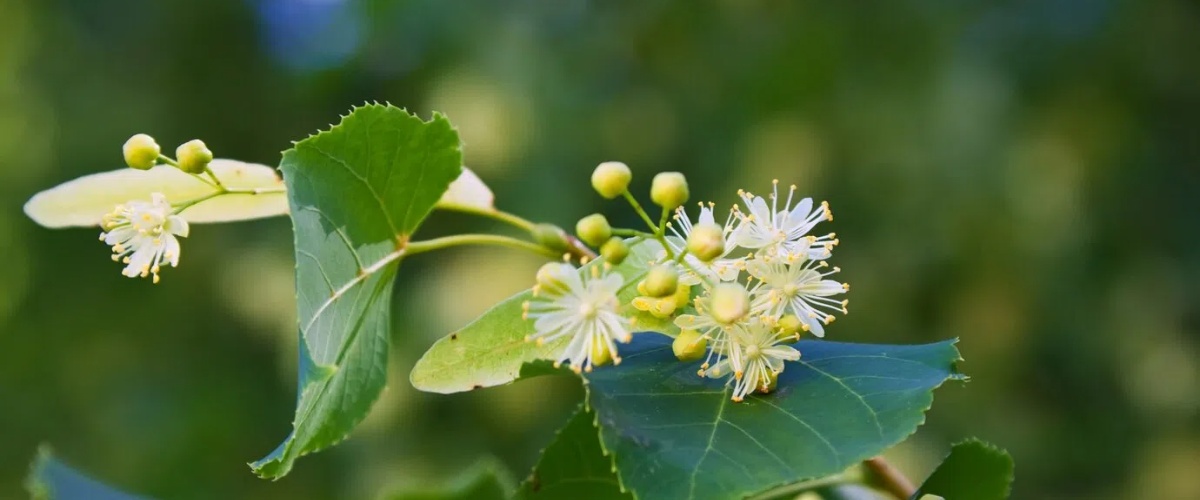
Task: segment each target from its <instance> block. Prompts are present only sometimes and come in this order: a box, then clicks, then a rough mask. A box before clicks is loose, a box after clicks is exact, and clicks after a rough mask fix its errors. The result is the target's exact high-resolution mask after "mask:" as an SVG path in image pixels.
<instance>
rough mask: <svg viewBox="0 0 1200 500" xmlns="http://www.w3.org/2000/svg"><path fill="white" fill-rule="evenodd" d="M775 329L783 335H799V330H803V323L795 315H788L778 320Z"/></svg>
mask: <svg viewBox="0 0 1200 500" xmlns="http://www.w3.org/2000/svg"><path fill="white" fill-rule="evenodd" d="M775 327H776V328H778V329H779V333H782V334H784V335H796V334H798V333H800V329H802V328H804V323H802V322H801V321H800V317H798V316H796V315H795V314H788V315H785V316H784V317H782V318H779V322H778V323H777V324H776V325H775Z"/></svg>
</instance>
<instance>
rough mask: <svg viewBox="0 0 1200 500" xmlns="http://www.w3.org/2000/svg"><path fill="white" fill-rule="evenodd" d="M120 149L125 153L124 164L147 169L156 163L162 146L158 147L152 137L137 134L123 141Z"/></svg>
mask: <svg viewBox="0 0 1200 500" xmlns="http://www.w3.org/2000/svg"><path fill="white" fill-rule="evenodd" d="M121 151H122V152H123V153H125V164H126V165H129V168H136V169H138V170H149V169H150V167H153V166H154V165H155V164H156V163H158V155H159V154H161V153H162V148H160V147H158V143H157V142H154V138H153V137H150V136H148V135H146V134H137V135H135V136H133V137H130V138H129V140H128V141H125V146H123V147H122V148H121Z"/></svg>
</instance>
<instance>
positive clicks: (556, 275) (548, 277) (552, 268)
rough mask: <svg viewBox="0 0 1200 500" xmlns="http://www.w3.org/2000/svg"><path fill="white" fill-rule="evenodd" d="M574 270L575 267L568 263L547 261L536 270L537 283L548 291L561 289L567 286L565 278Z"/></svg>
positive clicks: (552, 291)
mask: <svg viewBox="0 0 1200 500" xmlns="http://www.w3.org/2000/svg"><path fill="white" fill-rule="evenodd" d="M574 272H575V268H574V267H571V265H570V264H564V263H562V262H547V263H545V264H542V267H541V268H539V269H538V272H537V284H538V287H539V288H541V289H542V290H545V291H546V292H549V293H554V292H555V291H558V290H562V289H564V288H566V287H567V279H569V277H570V275H571V274H573V273H574Z"/></svg>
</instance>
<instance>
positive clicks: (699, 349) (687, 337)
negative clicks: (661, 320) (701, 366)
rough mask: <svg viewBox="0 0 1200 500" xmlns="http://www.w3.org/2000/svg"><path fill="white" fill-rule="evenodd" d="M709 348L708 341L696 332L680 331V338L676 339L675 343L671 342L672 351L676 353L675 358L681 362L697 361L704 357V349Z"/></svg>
mask: <svg viewBox="0 0 1200 500" xmlns="http://www.w3.org/2000/svg"><path fill="white" fill-rule="evenodd" d="M707 347H708V339H706V338H704V337H703V336H702V335H700V332H697V331H696V330H688V329H686V328H685V329H683V330H680V331H679V336H678V337H675V341H674V342H671V350H672V351H675V358H676V359H678V360H680V361H685V362H686V361H696V360H697V359H700V358H703V357H704V349H705V348H707Z"/></svg>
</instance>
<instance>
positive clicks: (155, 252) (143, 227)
mask: <svg viewBox="0 0 1200 500" xmlns="http://www.w3.org/2000/svg"><path fill="white" fill-rule="evenodd" d="M101 228H102V229H103V230H104V232H102V233H100V241H103V242H105V243H107V244H109V245H111V246H112V251H113V255H112V260H113V261H114V262H122V263H124V264H125V269H124V270H122V271H121V274H124V275H125V276H128V277H130V278H136V277H142V278H145V277H148V276H153V277H154V278H153V280H154V282H155V283H158V281H159V277H158V273H159V271H160V270H161V268H162V265H163V264H170V265H171V267H175V266H178V265H179V239H178V238H176V237H177V236H178V237H183V238H186V237H187V235H188V223H187V221H186V220H184V219H183V217H180V216H178V215H176V214H175V213H174V211H173V209H172V208H171V204H170V203H168V202H167V198H166V196H164V195H163V194H162V193H154V194H152V195H150V201H143V200H134V201H130V202H127V203H124V204H121V205H117V207H116V208H115V209H113V211H112V213H109V214H107V215H105V216H104V220H103V222H102V223H101Z"/></svg>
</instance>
